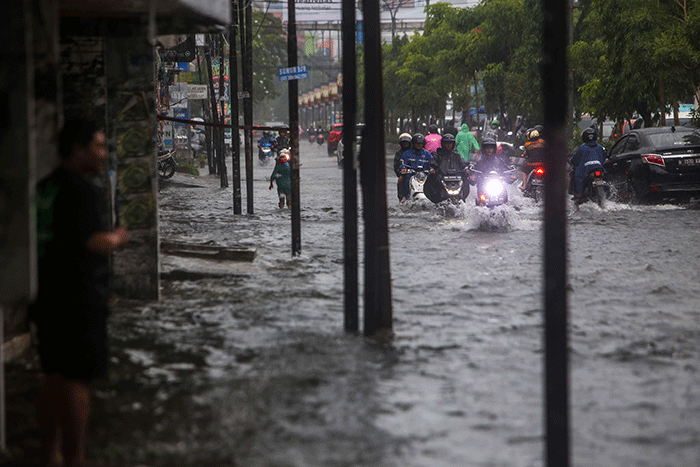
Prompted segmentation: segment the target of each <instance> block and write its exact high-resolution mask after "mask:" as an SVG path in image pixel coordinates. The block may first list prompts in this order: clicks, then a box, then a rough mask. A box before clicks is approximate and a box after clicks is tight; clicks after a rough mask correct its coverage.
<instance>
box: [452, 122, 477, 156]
mask: <svg viewBox="0 0 700 467" xmlns="http://www.w3.org/2000/svg"><path fill="white" fill-rule="evenodd" d="M455 150H456V151H457V152H458V153H459V154H460V155H461V156H462V157H463V158H464V160H465V161H467V162H469V159H471V156H472V154H474V153H476V152H477V151H479V150H480V148H479V143H477V142H476V138H475V137H474V135H473V134H472V132H471V131H470V130H469V125H467V124H466V123H463V124H462V129H461V130H459V133H457V136H456V137H455Z"/></svg>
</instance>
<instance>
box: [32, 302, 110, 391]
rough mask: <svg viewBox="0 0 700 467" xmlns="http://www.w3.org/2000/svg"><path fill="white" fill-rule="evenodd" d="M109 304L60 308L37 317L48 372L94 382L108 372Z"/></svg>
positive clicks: (40, 356)
mask: <svg viewBox="0 0 700 467" xmlns="http://www.w3.org/2000/svg"><path fill="white" fill-rule="evenodd" d="M108 314H109V312H108V309H107V308H106V307H100V306H85V305H81V306H74V307H71V308H68V307H56V308H53V309H51V310H46V311H44V313H42V315H43V316H39V317H37V319H36V320H35V321H36V324H37V337H38V340H39V346H38V351H39V359H40V361H41V368H42V370H43V372H44V373H45V374H47V375H48V374H52V373H58V374H60V375H61V376H62V377H64V378H66V379H76V380H80V381H86V382H90V381H94V380H96V379H99V378H102V377H104V376H105V375H106V374H107V361H108V358H109V356H108V341H107V316H108Z"/></svg>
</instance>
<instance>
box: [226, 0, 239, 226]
mask: <svg viewBox="0 0 700 467" xmlns="http://www.w3.org/2000/svg"><path fill="white" fill-rule="evenodd" d="M237 5H238V3H237V2H236V1H233V2H231V26H230V27H229V34H228V36H229V43H230V45H229V47H230V48H229V52H228V57H229V58H228V62H229V68H228V70H229V78H228V82H229V89H230V92H229V94H230V96H229V98H230V99H231V125H238V112H239V110H238V56H237V54H236V26H237V24H238V18H237V17H236V8H237ZM231 159H232V160H231V165H232V167H231V172H232V173H231V176H232V177H233V213H234V214H241V212H242V211H241V209H242V208H241V142H240V141H239V140H238V129H237V128H231Z"/></svg>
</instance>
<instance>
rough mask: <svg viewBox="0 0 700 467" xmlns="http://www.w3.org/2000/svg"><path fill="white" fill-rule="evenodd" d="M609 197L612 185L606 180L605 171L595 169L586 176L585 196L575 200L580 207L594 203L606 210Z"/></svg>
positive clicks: (584, 182)
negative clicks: (589, 202) (586, 203)
mask: <svg viewBox="0 0 700 467" xmlns="http://www.w3.org/2000/svg"><path fill="white" fill-rule="evenodd" d="M609 195H610V185H609V184H608V182H607V181H606V180H605V173H604V172H603V169H593V170H591V171H590V172H588V175H586V178H585V179H584V181H583V194H582V196H579V197H577V198H576V199H575V203H576V206H577V207H578V206H580V205H581V204H583V203H585V202H587V201H593V202H594V203H597V204H598V206H599V207H600V208H601V209H605V203H606V201H607V198H608V196H609Z"/></svg>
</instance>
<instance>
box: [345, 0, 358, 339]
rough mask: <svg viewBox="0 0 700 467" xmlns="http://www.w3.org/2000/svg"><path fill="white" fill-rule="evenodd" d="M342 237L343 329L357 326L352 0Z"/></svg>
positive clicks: (351, 6) (348, 2) (351, 3)
mask: <svg viewBox="0 0 700 467" xmlns="http://www.w3.org/2000/svg"><path fill="white" fill-rule="evenodd" d="M342 9H343V20H342V23H343V24H342V30H343V214H344V217H343V219H344V221H343V238H344V262H343V265H344V269H345V303H344V325H345V331H346V332H357V331H358V329H359V313H358V295H359V286H358V279H359V278H358V262H359V261H358V253H357V246H358V241H357V168H356V167H357V166H356V165H355V159H356V158H355V123H356V118H357V115H356V114H357V54H356V52H355V34H356V31H355V28H356V26H355V21H356V18H355V0H343V7H342Z"/></svg>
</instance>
